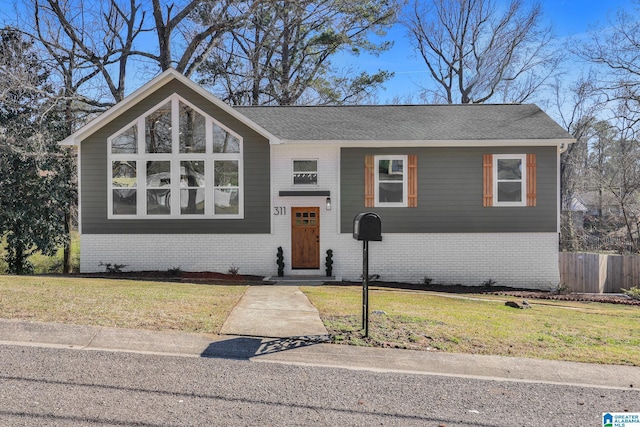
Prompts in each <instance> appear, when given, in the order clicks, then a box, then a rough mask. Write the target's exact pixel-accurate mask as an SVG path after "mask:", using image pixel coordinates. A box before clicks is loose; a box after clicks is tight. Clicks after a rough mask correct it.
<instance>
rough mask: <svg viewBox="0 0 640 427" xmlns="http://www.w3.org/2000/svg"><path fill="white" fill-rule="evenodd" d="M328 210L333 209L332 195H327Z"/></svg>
mask: <svg viewBox="0 0 640 427" xmlns="http://www.w3.org/2000/svg"><path fill="white" fill-rule="evenodd" d="M327 210H328V211H330V210H331V197H327Z"/></svg>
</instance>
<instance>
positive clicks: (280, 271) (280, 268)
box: [276, 246, 284, 277]
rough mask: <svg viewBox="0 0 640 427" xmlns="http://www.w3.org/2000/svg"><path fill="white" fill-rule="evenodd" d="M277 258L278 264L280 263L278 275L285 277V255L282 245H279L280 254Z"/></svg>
mask: <svg viewBox="0 0 640 427" xmlns="http://www.w3.org/2000/svg"><path fill="white" fill-rule="evenodd" d="M276 259H277V261H276V264H278V277H284V255H283V251H282V246H278V255H277V257H276Z"/></svg>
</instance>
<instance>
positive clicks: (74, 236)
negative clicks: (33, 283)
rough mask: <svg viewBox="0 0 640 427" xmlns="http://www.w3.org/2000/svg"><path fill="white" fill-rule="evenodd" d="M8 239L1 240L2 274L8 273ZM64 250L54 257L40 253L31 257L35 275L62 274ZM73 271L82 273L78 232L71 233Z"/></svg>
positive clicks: (0, 271)
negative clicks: (6, 257)
mask: <svg viewBox="0 0 640 427" xmlns="http://www.w3.org/2000/svg"><path fill="white" fill-rule="evenodd" d="M5 247H6V238H5V237H3V238H1V239H0V274H1V273H4V272H6V271H7V263H6V261H5V260H4V258H5V255H6V249H5ZM62 259H63V249H62V248H60V249H58V251H57V252H56V254H55V255H53V256H45V255H42V253H40V252H36V253H35V254H33V255H31V256H30V257H29V261H30V262H31V263H32V264H33V272H34V274H47V273H62ZM71 271H73V272H78V271H80V235H79V234H78V232H77V231H72V232H71Z"/></svg>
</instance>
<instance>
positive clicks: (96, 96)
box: [23, 0, 250, 110]
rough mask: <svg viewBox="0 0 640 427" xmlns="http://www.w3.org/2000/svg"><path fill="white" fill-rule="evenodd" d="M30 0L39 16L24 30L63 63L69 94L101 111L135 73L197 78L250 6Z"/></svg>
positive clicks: (229, 1) (231, 0)
mask: <svg viewBox="0 0 640 427" xmlns="http://www.w3.org/2000/svg"><path fill="white" fill-rule="evenodd" d="M24 1H25V2H26V4H27V5H28V6H29V7H30V9H31V11H32V13H33V15H32V16H33V18H34V19H33V20H32V19H27V20H25V21H24V25H23V27H24V29H25V31H26V32H28V33H29V34H31V35H33V36H35V37H36V38H37V39H38V40H39V41H40V43H41V44H42V45H43V46H44V47H45V49H46V51H47V52H48V56H49V58H52V59H53V61H55V62H56V63H57V67H58V68H59V69H60V75H61V76H62V80H63V81H64V87H65V92H66V93H65V95H66V96H71V95H73V96H74V97H75V98H74V101H80V102H82V103H84V104H85V105H91V106H94V107H95V108H96V109H97V110H103V109H104V108H105V107H108V106H110V105H113V104H114V103H116V102H119V101H121V100H122V99H123V98H124V97H125V95H126V94H127V92H128V90H127V84H128V83H129V82H130V80H131V79H130V78H129V77H128V73H130V72H133V73H139V72H143V73H147V74H148V73H151V74H155V73H156V72H157V71H164V70H166V69H168V68H170V67H173V68H175V69H176V70H178V71H179V72H181V73H183V74H185V75H187V76H191V75H193V74H194V73H195V72H196V71H197V69H198V67H199V66H200V64H201V63H202V62H203V61H204V60H206V58H207V57H208V55H209V54H210V52H211V50H212V49H213V48H214V47H215V46H216V44H217V40H218V38H219V37H221V36H222V35H223V34H224V33H225V32H227V31H229V30H230V29H231V28H233V27H235V26H237V25H239V24H240V23H241V22H242V21H243V19H244V18H245V16H246V14H247V13H248V12H249V10H250V7H249V6H247V5H246V2H244V1H242V0H225V1H222V2H218V1H213V0H209V1H206V0H205V1H199V0H190V1H188V2H186V1H185V2H170V3H161V2H160V1H159V0H153V1H152V2H143V3H139V2H136V1H135V0H106V1H101V2H95V3H86V2H83V1H80V0H24ZM145 60H146V61H145Z"/></svg>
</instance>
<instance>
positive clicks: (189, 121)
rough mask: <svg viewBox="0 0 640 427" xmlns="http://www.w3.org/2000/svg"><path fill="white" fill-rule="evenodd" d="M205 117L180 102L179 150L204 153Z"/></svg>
mask: <svg viewBox="0 0 640 427" xmlns="http://www.w3.org/2000/svg"><path fill="white" fill-rule="evenodd" d="M205 126H206V124H205V119H204V117H203V116H202V115H200V114H198V113H197V112H195V111H194V110H193V108H191V107H189V106H188V105H185V104H183V103H182V102H180V152H181V153H204V152H205V149H206V144H205V136H204V135H205Z"/></svg>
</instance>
